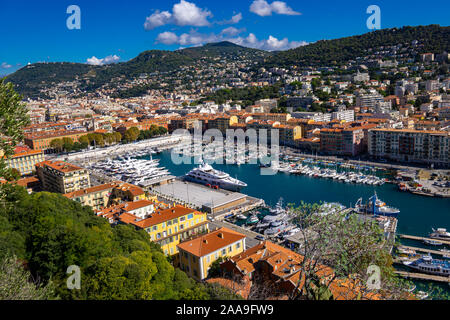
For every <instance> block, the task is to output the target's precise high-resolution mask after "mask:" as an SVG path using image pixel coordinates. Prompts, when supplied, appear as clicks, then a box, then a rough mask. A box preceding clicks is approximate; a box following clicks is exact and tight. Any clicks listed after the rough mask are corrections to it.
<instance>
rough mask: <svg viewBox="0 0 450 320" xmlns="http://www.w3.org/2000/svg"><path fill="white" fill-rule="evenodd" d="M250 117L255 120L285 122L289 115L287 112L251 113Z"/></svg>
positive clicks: (289, 117)
mask: <svg viewBox="0 0 450 320" xmlns="http://www.w3.org/2000/svg"><path fill="white" fill-rule="evenodd" d="M252 118H253V119H255V120H264V121H278V122H279V123H281V124H287V122H288V121H289V119H291V115H290V114H289V113H253V114H252Z"/></svg>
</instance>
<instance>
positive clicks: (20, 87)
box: [7, 41, 271, 97]
mask: <svg viewBox="0 0 450 320" xmlns="http://www.w3.org/2000/svg"><path fill="white" fill-rule="evenodd" d="M270 55H271V53H269V52H266V51H262V50H256V49H251V48H246V47H242V46H239V45H236V44H233V43H231V42H226V41H224V42H219V43H211V44H206V45H204V46H201V47H194V48H186V49H181V50H176V51H164V50H149V51H145V52H142V53H141V54H139V55H138V56H137V57H136V58H134V59H131V60H130V61H127V62H122V63H117V64H111V65H104V66H92V65H88V64H83V63H68V62H57V63H35V64H31V65H28V66H25V67H23V68H22V69H20V70H18V71H16V72H15V73H13V74H11V75H10V76H8V77H7V80H8V81H11V82H13V83H14V84H15V85H16V89H17V91H19V92H20V93H21V94H23V95H25V96H28V97H33V96H36V95H37V94H38V93H39V90H40V89H42V88H45V87H48V86H51V85H52V84H57V83H61V82H64V81H74V80H80V81H82V82H85V86H83V89H85V90H86V91H88V92H89V91H92V90H95V89H97V88H98V87H100V86H102V85H103V84H105V83H108V82H110V81H111V80H112V79H114V78H116V77H122V76H125V77H127V78H133V77H138V76H139V75H141V74H143V73H153V72H162V73H166V72H171V71H176V70H179V69H180V68H182V67H186V66H192V65H194V64H196V63H201V62H208V61H214V60H217V59H219V60H222V59H223V60H227V61H232V60H233V61H235V60H242V59H250V60H253V61H260V60H261V59H264V58H266V57H268V56H270Z"/></svg>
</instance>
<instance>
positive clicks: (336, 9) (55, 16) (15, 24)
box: [0, 0, 450, 75]
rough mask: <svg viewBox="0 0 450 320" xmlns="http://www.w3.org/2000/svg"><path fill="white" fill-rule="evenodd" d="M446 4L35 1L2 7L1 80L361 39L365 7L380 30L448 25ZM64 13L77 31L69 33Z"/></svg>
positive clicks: (448, 6)
mask: <svg viewBox="0 0 450 320" xmlns="http://www.w3.org/2000/svg"><path fill="white" fill-rule="evenodd" d="M449 3H450V2H449V1H441V0H437V1H433V2H426V1H416V0H409V1H387V0H383V1H375V0H370V1H365V0H343V1H339V2H337V1H329V0H322V1H300V0H285V1H272V0H226V1H215V0H209V1H208V0H170V1H168V0H166V1H161V0H160V1H156V0H146V1H143V0H139V1H138V0H127V1H114V0H91V1H87V0H70V1H65V0H40V1H23V0H15V1H2V3H1V4H0V6H1V7H0V38H1V43H2V47H1V48H0V75H2V74H8V73H11V72H13V71H15V70H17V69H19V68H21V67H22V66H24V65H26V64H27V63H34V62H39V61H51V62H54V61H71V62H81V63H91V64H104V63H111V62H117V61H127V60H129V59H132V58H134V57H135V56H136V55H138V54H139V53H140V52H142V51H145V50H149V49H165V50H175V49H178V48H181V47H188V46H194V45H200V44H202V43H207V42H215V41H220V40H231V41H233V42H235V43H239V44H242V45H246V46H252V47H256V48H262V49H266V50H283V49H288V48H291V47H295V46H299V45H302V44H304V43H310V42H314V41H317V40H321V39H334V38H339V37H344V36H351V35H356V34H362V33H366V32H368V31H369V30H368V29H367V26H366V20H367V18H368V17H369V16H370V15H369V14H367V13H366V9H367V7H368V6H369V5H378V6H379V7H380V9H381V27H382V28H391V27H401V26H405V25H411V26H415V25H428V24H440V25H442V26H448V25H449V20H450V19H449V15H448V12H450V4H449ZM69 5H78V6H79V7H80V10H81V29H80V30H69V29H68V28H67V26H66V20H67V18H68V17H69V16H70V14H67V13H66V10H67V7H68V6H69Z"/></svg>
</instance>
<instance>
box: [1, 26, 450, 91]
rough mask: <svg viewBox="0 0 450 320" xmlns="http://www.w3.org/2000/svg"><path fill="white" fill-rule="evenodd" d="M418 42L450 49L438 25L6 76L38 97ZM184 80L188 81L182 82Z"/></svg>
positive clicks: (331, 59) (448, 33)
mask: <svg viewBox="0 0 450 320" xmlns="http://www.w3.org/2000/svg"><path fill="white" fill-rule="evenodd" d="M414 40H418V41H420V44H421V45H423V46H421V47H418V48H417V53H423V52H434V53H442V52H443V51H447V52H448V51H449V50H450V27H440V26H439V25H429V26H418V27H403V28H393V29H383V30H378V31H374V32H369V33H366V34H363V35H359V36H352V37H346V38H341V39H335V40H322V41H317V42H315V43H312V44H310V45H307V46H302V47H299V48H295V49H291V50H287V51H280V52H266V51H262V50H257V49H251V48H245V47H242V46H238V45H236V44H233V43H231V42H226V41H225V42H219V43H211V44H207V45H204V46H202V47H195V48H187V49H182V50H176V51H164V50H149V51H145V52H142V53H141V54H139V55H138V56H137V57H136V58H134V59H132V60H130V61H127V62H122V63H117V64H113V65H105V66H91V65H87V64H83V63H67V62H58V63H36V64H32V65H29V66H25V67H23V68H22V69H20V70H18V71H17V72H15V73H13V74H12V75H9V76H8V77H7V80H8V81H11V82H12V83H14V84H15V85H16V86H17V90H18V91H19V92H20V93H21V94H23V95H25V96H26V97H37V96H39V94H40V93H39V90H40V89H41V88H44V87H48V86H49V85H50V84H51V83H55V84H56V83H61V82H64V81H74V80H78V81H79V82H80V84H81V85H80V89H82V90H86V91H87V92H94V91H95V90H96V89H98V88H100V87H101V86H102V85H104V84H106V83H110V82H111V81H112V80H113V79H117V78H120V77H123V76H125V77H127V78H134V77H139V76H140V75H141V74H143V73H147V74H152V73H155V72H159V73H162V74H164V73H170V72H175V71H180V70H182V69H183V67H188V66H193V65H194V64H196V63H198V62H199V61H202V62H214V61H217V60H215V59H217V58H219V59H224V60H227V61H242V60H244V59H247V60H252V61H254V62H255V63H257V64H256V65H254V66H253V67H254V68H258V67H275V66H276V67H289V66H310V65H317V66H333V65H335V64H337V65H339V64H340V63H344V62H347V61H349V60H354V59H356V58H357V57H363V56H365V55H366V54H368V52H367V50H368V49H371V48H377V47H380V46H390V45H397V44H411V42H412V41H414ZM181 80H186V79H181ZM158 88H159V83H152V84H150V85H146V86H137V87H133V88H130V89H128V90H125V91H121V92H120V93H119V94H118V97H121V98H127V97H132V96H139V95H142V94H144V93H146V91H147V90H148V89H158Z"/></svg>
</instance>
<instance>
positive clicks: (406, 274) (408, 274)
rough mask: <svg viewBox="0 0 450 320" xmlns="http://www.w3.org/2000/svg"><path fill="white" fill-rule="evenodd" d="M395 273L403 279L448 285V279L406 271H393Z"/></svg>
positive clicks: (449, 278)
mask: <svg viewBox="0 0 450 320" xmlns="http://www.w3.org/2000/svg"><path fill="white" fill-rule="evenodd" d="M395 273H396V274H398V275H399V276H401V277H403V278H409V279H415V280H428V281H436V282H446V283H450V277H442V276H434V275H430V274H425V273H414V272H407V271H395Z"/></svg>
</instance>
